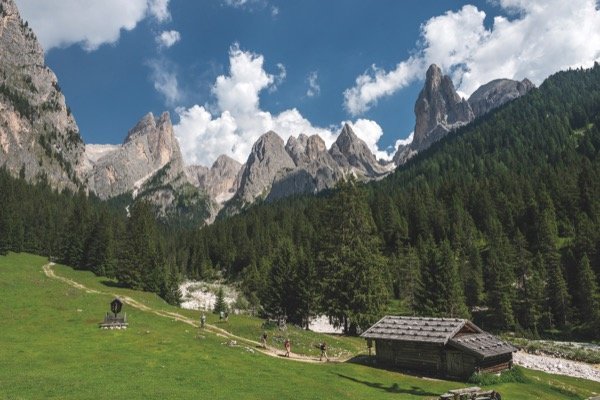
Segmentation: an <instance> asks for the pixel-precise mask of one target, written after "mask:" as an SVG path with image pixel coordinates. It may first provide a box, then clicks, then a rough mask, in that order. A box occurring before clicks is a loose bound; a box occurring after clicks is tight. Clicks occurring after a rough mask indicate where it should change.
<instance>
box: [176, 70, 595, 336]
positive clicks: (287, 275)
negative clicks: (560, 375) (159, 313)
mask: <svg viewBox="0 0 600 400" xmlns="http://www.w3.org/2000/svg"><path fill="white" fill-rule="evenodd" d="M599 152H600V66H598V64H596V65H595V67H594V68H592V69H589V70H577V71H567V72H561V73H558V74H556V75H554V76H552V77H550V78H549V79H548V80H547V81H546V82H545V83H544V84H543V85H542V86H541V87H540V88H539V89H536V90H534V91H532V92H531V93H530V94H529V95H527V96H525V97H523V98H520V99H518V100H516V101H513V102H511V103H510V104H508V105H506V106H504V107H502V108H501V109H499V110H497V111H496V112H493V113H492V114H490V115H488V116H485V117H483V118H481V119H480V120H477V121H476V122H475V123H473V124H471V125H469V126H468V127H465V128H463V129H462V130H460V131H458V132H456V133H454V134H452V135H450V136H449V137H447V138H446V139H444V140H443V141H441V142H439V143H437V144H435V145H434V146H433V147H432V148H430V149H429V150H428V151H425V152H423V153H422V154H420V155H418V156H417V157H416V158H415V159H413V160H411V161H410V162H409V163H408V164H407V165H405V166H404V167H402V168H399V169H398V170H397V171H396V173H394V174H393V175H392V176H391V177H389V178H387V179H384V180H383V181H381V182H377V183H372V184H369V185H360V184H357V183H355V182H349V183H344V184H342V185H341V187H340V188H339V189H338V190H337V191H334V192H333V193H328V194H324V195H322V196H319V197H301V198H294V199H287V200H283V201H281V202H278V203H275V204H263V205H258V206H255V207H252V208H250V209H249V210H247V211H246V212H245V213H243V214H242V215H239V216H235V217H232V218H227V219H224V220H220V221H217V222H216V223H215V224H213V225H212V226H209V227H206V228H204V229H202V230H200V231H199V232H196V233H194V234H193V236H192V237H191V238H187V239H186V240H187V244H186V247H185V252H181V253H180V254H179V257H180V261H181V262H182V263H184V264H185V269H186V271H187V273H188V275H190V276H194V277H204V276H208V275H210V274H212V273H213V272H212V270H213V268H214V269H217V270H221V271H224V272H225V273H226V274H227V276H229V277H230V278H231V279H240V280H241V281H242V284H243V288H244V290H245V292H246V294H247V295H248V297H249V299H250V300H251V301H252V302H254V303H255V304H260V305H262V306H263V307H264V308H265V310H266V311H267V312H271V313H285V314H287V315H288V316H289V317H290V318H291V319H292V320H294V321H297V322H302V321H304V320H305V319H306V318H307V317H308V316H310V315H314V314H315V313H319V312H324V313H326V314H327V315H329V316H330V317H332V318H333V319H334V321H336V322H337V323H338V324H340V325H342V326H345V327H346V328H348V330H352V328H353V327H352V325H353V324H354V325H359V326H362V327H365V326H366V325H367V324H368V323H370V322H372V321H373V320H374V319H375V318H377V316H379V315H381V313H382V312H383V311H384V304H383V303H385V302H386V301H387V294H388V293H389V294H390V295H391V296H392V297H393V298H395V299H398V300H399V301H400V303H401V304H402V307H403V310H404V312H406V313H414V314H422V315H443V316H451V315H452V316H471V317H474V318H476V319H477V320H478V322H480V323H482V324H483V325H484V326H485V327H487V328H488V329H497V330H507V329H518V330H522V331H524V332H528V333H530V334H531V335H537V334H541V333H542V332H548V331H550V330H551V329H554V328H559V329H561V330H562V331H563V332H572V333H575V334H578V335H583V336H586V335H587V336H595V337H600V336H598V335H599V333H598V332H600V302H599V301H600V300H599V295H598V284H599V283H600V282H599V277H600V157H599V155H598V154H599ZM349 323H350V324H349ZM354 327H355V326H354Z"/></svg>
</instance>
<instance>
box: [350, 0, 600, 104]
mask: <svg viewBox="0 0 600 400" xmlns="http://www.w3.org/2000/svg"><path fill="white" fill-rule="evenodd" d="M498 4H499V5H500V7H502V8H503V10H504V11H506V12H507V13H509V14H510V15H511V19H508V18H505V17H503V16H496V17H494V19H493V24H492V26H491V28H490V29H486V27H485V25H484V19H485V17H486V15H485V12H483V11H481V10H479V9H477V7H475V6H472V5H466V6H464V7H462V8H461V9H460V10H458V11H456V12H454V11H448V12H446V13H445V14H443V15H440V16H436V17H433V18H431V19H429V20H428V21H426V22H425V23H424V24H423V25H422V26H421V38H420V40H419V43H420V44H419V45H418V48H417V49H416V51H415V54H414V55H413V56H411V57H409V58H408V59H406V60H403V61H401V62H399V63H398V64H397V66H396V68H394V69H393V70H390V71H384V70H381V69H379V68H377V67H376V66H374V65H373V66H372V67H371V70H370V71H367V72H365V73H364V74H362V75H360V76H358V77H357V78H356V82H355V85H354V86H353V87H352V88H349V89H347V90H346V91H345V92H344V106H345V108H346V110H347V111H348V112H349V113H350V114H351V115H359V114H361V113H364V112H365V111H367V110H368V109H369V108H371V107H373V106H374V105H376V104H377V101H378V100H379V99H381V98H383V97H385V96H389V95H391V94H393V93H395V92H397V91H398V90H400V89H402V88H404V87H406V86H407V85H409V84H410V83H412V82H414V81H415V80H418V79H422V78H423V77H424V74H425V70H426V69H427V67H428V65H429V64H431V63H436V64H438V65H439V66H440V67H441V68H442V70H444V72H445V73H449V74H450V75H451V77H452V80H453V81H454V83H455V84H456V86H457V89H458V90H459V92H460V93H461V94H463V95H465V96H468V95H470V94H471V93H472V92H473V91H475V90H476V89H477V88H478V87H479V86H480V85H482V84H484V83H487V82H489V81H490V80H492V79H496V78H510V79H519V80H520V79H523V78H525V77H527V78H529V79H530V80H531V81H533V82H534V83H535V84H538V85H539V84H540V83H541V82H542V81H543V80H544V79H545V78H546V77H547V76H548V75H550V74H552V73H554V72H556V71H558V70H562V69H566V68H571V67H579V66H584V67H586V66H591V65H592V64H593V63H594V61H597V60H599V59H600V28H599V27H600V10H599V9H598V6H597V2H596V0H570V1H563V0H527V1H525V0H498Z"/></svg>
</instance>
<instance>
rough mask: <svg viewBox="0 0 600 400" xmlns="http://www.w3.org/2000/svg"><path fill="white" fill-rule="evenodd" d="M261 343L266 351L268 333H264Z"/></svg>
mask: <svg viewBox="0 0 600 400" xmlns="http://www.w3.org/2000/svg"><path fill="white" fill-rule="evenodd" d="M260 341H261V343H262V346H263V347H264V348H265V349H266V348H267V332H266V331H265V332H263V334H262V336H261V337H260Z"/></svg>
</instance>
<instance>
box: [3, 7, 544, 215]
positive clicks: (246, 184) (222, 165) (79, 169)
mask: <svg viewBox="0 0 600 400" xmlns="http://www.w3.org/2000/svg"><path fill="white" fill-rule="evenodd" d="M0 4H1V5H2V8H1V14H0V17H1V20H0V53H1V54H2V55H3V57H2V58H0V166H4V167H5V168H7V170H9V171H10V172H11V173H12V174H13V175H17V174H22V175H23V176H24V177H25V178H27V179H29V180H38V179H42V178H43V179H47V180H48V182H49V183H50V184H51V185H52V186H53V187H56V188H59V189H64V188H68V189H71V190H77V189H79V188H83V189H85V190H86V191H88V192H91V193H94V194H95V195H97V196H98V197H99V198H101V199H104V200H106V199H111V198H114V197H117V196H126V197H127V198H129V199H130V200H129V201H135V200H137V199H145V200H148V201H150V202H151V203H152V204H154V205H155V206H156V208H157V211H158V213H159V215H161V216H163V217H170V216H173V215H180V216H185V214H186V213H187V214H190V213H191V214H193V215H195V216H196V217H199V219H200V220H203V221H205V222H211V221H213V220H214V218H215V217H216V216H217V215H218V213H219V212H223V213H226V214H232V213H236V212H238V211H239V210H240V209H243V208H244V207H246V206H248V205H250V204H252V203H253V202H255V201H257V200H264V201H274V200H277V199H281V198H284V197H287V196H291V195H296V194H302V193H317V192H319V191H321V190H324V189H329V188H332V187H334V186H335V184H336V183H337V182H338V181H339V180H340V179H342V178H343V177H345V176H348V175H350V174H352V175H354V176H355V177H357V178H358V179H359V180H364V181H368V180H378V179H381V178H383V177H385V176H386V175H388V174H389V173H390V172H392V171H393V170H394V169H395V168H396V167H397V166H399V165H402V164H404V163H405V162H406V161H408V160H409V159H410V158H412V157H413V156H414V155H415V154H417V153H419V152H421V151H423V150H425V149H427V148H428V147H429V146H431V144H432V143H434V142H436V141H438V140H440V139H441V138H443V137H444V136H446V135H447V134H449V133H450V132H452V131H453V130H454V129H457V128H459V127H462V126H464V125H466V124H469V123H470V122H472V121H473V120H475V119H476V118H478V117H480V116H483V115H485V114H486V113H488V112H490V111H491V110H493V109H495V108H497V107H499V106H501V105H503V104H505V103H506V102H508V101H511V100H513V99H516V98H518V97H520V96H522V95H524V94H525V93H527V92H528V91H530V90H531V89H532V88H533V87H534V86H533V84H532V83H531V82H529V80H527V79H525V80H523V81H521V82H518V81H514V80H509V79H497V80H494V81H491V82H489V83H487V84H485V85H483V86H481V87H480V88H479V89H477V90H476V91H475V92H474V93H473V94H472V95H471V96H470V98H469V99H468V100H465V99H463V98H461V97H460V96H459V95H458V93H457V92H456V89H455V88H454V85H453V83H452V80H451V79H450V77H449V76H447V75H443V74H442V71H441V69H440V68H439V67H438V66H436V65H431V66H430V67H429V69H428V71H427V74H426V79H425V84H424V87H423V89H422V91H421V92H420V94H419V97H418V99H417V101H416V104H415V117H416V124H415V130H414V139H413V141H412V143H410V144H408V145H405V146H400V147H399V148H398V149H397V152H396V154H395V155H394V157H393V161H391V162H390V161H383V160H377V158H376V157H375V155H374V154H373V153H372V152H371V151H370V150H369V148H368V146H367V144H366V143H365V142H364V141H363V140H361V139H360V138H359V137H358V136H357V135H356V134H355V133H354V132H353V130H352V128H351V126H350V125H348V124H346V125H344V126H343V128H342V130H341V132H340V133H339V135H338V137H337V140H336V141H335V142H334V143H333V145H332V146H331V148H329V149H327V147H326V145H325V142H324V141H323V139H322V138H320V137H319V136H317V135H313V136H310V137H309V136H306V135H304V134H303V133H301V132H291V133H292V135H296V134H297V136H290V138H289V139H288V141H287V143H284V141H283V140H282V139H281V137H280V136H279V135H278V134H277V133H276V132H272V131H270V132H267V133H265V134H263V135H262V136H261V137H260V138H259V139H258V140H257V141H256V143H254V145H253V147H252V151H251V153H250V155H249V156H248V159H247V161H246V163H245V164H243V165H242V164H240V163H238V162H237V161H235V160H233V159H231V158H229V157H228V156H225V155H222V156H220V157H219V158H218V159H217V160H216V161H215V162H214V164H213V165H212V166H211V167H210V168H209V167H207V166H200V165H185V163H184V160H183V157H182V154H181V150H180V147H179V143H178V140H177V138H176V137H175V134H174V131H173V125H172V122H171V119H170V116H169V113H167V112H165V113H163V114H162V115H160V116H159V117H155V116H154V115H152V114H151V113H149V114H147V115H145V116H144V117H143V118H142V119H141V120H140V121H139V122H138V123H137V124H136V125H135V126H134V127H133V128H132V129H131V130H130V131H129V132H128V133H127V135H126V137H125V140H124V142H123V143H122V144H120V145H94V144H88V145H85V144H84V142H83V140H82V138H81V136H80V134H79V129H78V127H77V124H76V121H75V119H74V117H73V115H72V114H71V112H70V110H69V108H68V107H67V106H66V102H65V98H64V96H63V95H62V94H61V92H60V86H59V85H58V81H57V78H56V76H55V75H54V73H53V72H52V71H51V70H50V69H49V68H48V67H47V66H46V65H45V64H44V53H43V50H42V48H41V46H40V45H39V43H38V41H37V39H36V37H35V33H34V32H33V31H32V30H31V29H29V28H28V26H27V23H26V22H23V20H22V19H21V18H20V16H19V12H18V10H17V7H16V6H15V4H14V2H13V0H1V2H0ZM286 133H288V132H286Z"/></svg>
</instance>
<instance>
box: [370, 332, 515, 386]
mask: <svg viewBox="0 0 600 400" xmlns="http://www.w3.org/2000/svg"><path fill="white" fill-rule="evenodd" d="M375 349H376V356H377V360H378V362H380V363H381V364H383V365H389V366H394V367H398V368H403V369H406V370H410V371H419V372H424V373H426V374H429V375H442V376H447V377H450V378H459V379H465V378H468V377H469V376H471V375H472V374H473V373H474V372H475V371H477V370H480V371H481V372H498V371H502V370H505V369H508V368H509V367H510V365H511V363H512V353H511V354H503V355H501V356H497V357H493V358H489V359H486V360H480V359H477V358H476V357H474V356H473V355H471V354H468V353H466V352H464V351H461V350H459V349H454V348H449V347H445V348H444V346H443V345H441V344H435V343H423V342H402V341H393V340H381V339H376V340H375Z"/></svg>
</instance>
